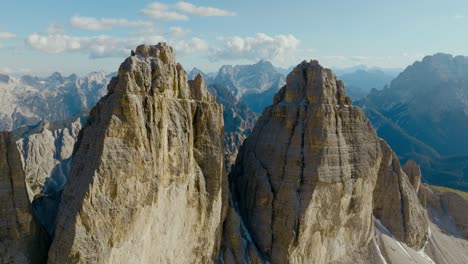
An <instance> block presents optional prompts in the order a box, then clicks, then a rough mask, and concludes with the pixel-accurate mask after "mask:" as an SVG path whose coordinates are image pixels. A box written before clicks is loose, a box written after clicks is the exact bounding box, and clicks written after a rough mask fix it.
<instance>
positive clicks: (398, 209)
mask: <svg viewBox="0 0 468 264" xmlns="http://www.w3.org/2000/svg"><path fill="white" fill-rule="evenodd" d="M380 147H381V150H382V163H381V165H380V169H379V176H378V179H377V184H376V186H375V189H374V216H375V217H376V218H377V219H379V220H380V221H381V222H382V224H383V225H384V226H385V227H386V228H387V229H388V230H389V231H390V232H391V233H392V234H393V235H394V236H395V237H396V238H397V239H399V240H400V241H403V242H405V243H406V244H407V245H409V246H410V247H414V248H416V249H419V248H421V247H422V246H423V245H424V243H425V242H426V241H427V238H428V222H427V216H426V211H425V209H424V208H423V206H422V205H421V203H420V202H419V198H418V196H417V193H416V191H415V189H414V187H413V185H412V184H411V182H410V180H409V178H408V176H407V175H406V173H405V172H404V171H403V169H402V168H401V166H400V162H399V161H398V158H397V157H396V155H395V153H393V151H392V150H391V149H390V147H389V146H388V145H387V143H385V141H383V140H381V141H380ZM418 185H419V183H418Z"/></svg>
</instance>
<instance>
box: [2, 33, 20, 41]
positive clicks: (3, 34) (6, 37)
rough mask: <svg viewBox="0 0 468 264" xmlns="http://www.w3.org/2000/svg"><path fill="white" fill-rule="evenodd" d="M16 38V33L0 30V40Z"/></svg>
mask: <svg viewBox="0 0 468 264" xmlns="http://www.w3.org/2000/svg"><path fill="white" fill-rule="evenodd" d="M13 38H16V34H13V33H11V32H0V40H4V39H13Z"/></svg>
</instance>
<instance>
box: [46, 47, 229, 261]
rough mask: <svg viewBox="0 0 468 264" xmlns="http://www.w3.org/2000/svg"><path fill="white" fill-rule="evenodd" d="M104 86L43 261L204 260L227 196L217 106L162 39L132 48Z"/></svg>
mask: <svg viewBox="0 0 468 264" xmlns="http://www.w3.org/2000/svg"><path fill="white" fill-rule="evenodd" d="M108 90H109V93H108V94H107V95H106V96H105V97H103V98H102V99H101V100H100V101H99V102H98V104H97V105H96V107H95V108H93V110H92V111H91V113H90V118H89V122H88V124H87V126H86V127H85V128H83V129H82V130H81V132H80V137H79V139H78V142H77V143H76V145H75V149H74V154H73V155H74V156H73V160H72V163H71V169H70V175H69V177H68V181H67V184H66V186H65V189H64V191H63V195H62V201H61V204H60V209H59V212H58V216H57V221H56V223H57V225H56V229H55V238H54V241H53V243H52V245H51V248H50V250H49V260H48V261H49V263H70V262H73V263H75V262H78V263H135V262H136V263H176V262H182V263H209V262H210V260H212V259H214V258H216V257H217V256H218V251H219V247H218V246H217V243H218V241H220V239H221V230H220V223H221V222H222V220H223V215H224V211H225V209H224V208H225V207H226V199H227V179H226V175H225V171H224V159H223V157H224V155H223V154H224V148H223V118H222V107H221V106H220V105H218V104H216V103H215V102H214V100H213V98H212V96H211V95H209V94H208V92H207V88H206V86H205V85H204V82H203V78H202V77H201V76H198V77H197V78H195V80H194V81H193V82H191V83H190V84H189V83H188V81H187V75H186V72H185V71H184V69H183V68H182V66H181V65H180V64H178V63H177V62H176V61H175V54H174V52H173V49H172V48H171V47H170V46H168V45H167V44H165V43H160V44H158V45H140V46H138V47H137V48H136V49H135V55H134V56H129V57H128V58H127V59H126V60H125V61H124V62H123V63H122V64H121V66H120V68H119V72H118V75H117V77H114V78H113V79H112V81H111V82H110V84H109V86H108ZM96 238H99V239H98V240H99V241H98V242H96Z"/></svg>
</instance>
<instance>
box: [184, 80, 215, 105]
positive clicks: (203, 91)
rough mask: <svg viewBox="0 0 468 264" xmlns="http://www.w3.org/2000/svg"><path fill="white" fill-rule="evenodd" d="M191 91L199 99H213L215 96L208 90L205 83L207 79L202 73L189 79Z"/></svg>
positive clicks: (194, 97) (210, 100)
mask: <svg viewBox="0 0 468 264" xmlns="http://www.w3.org/2000/svg"><path fill="white" fill-rule="evenodd" d="M188 84H189V87H190V92H191V94H192V98H193V99H194V100H199V101H209V102H212V101H213V96H212V95H211V94H210V93H209V92H208V88H207V87H206V85H205V80H204V79H203V76H202V75H201V74H198V75H197V76H195V79H193V80H190V81H188Z"/></svg>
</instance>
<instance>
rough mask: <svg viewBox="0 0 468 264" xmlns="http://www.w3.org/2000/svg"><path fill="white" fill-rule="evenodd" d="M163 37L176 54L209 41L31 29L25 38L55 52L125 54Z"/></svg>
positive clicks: (99, 55) (94, 55)
mask: <svg viewBox="0 0 468 264" xmlns="http://www.w3.org/2000/svg"><path fill="white" fill-rule="evenodd" d="M160 41H166V42H168V43H169V44H170V45H172V46H173V47H174V49H175V50H176V51H177V52H178V54H187V53H192V52H198V51H206V50H207V49H208V43H207V42H206V41H204V40H202V39H199V38H192V39H190V40H177V39H165V38H164V37H162V36H157V35H152V36H133V37H127V38H117V37H111V36H106V35H99V36H90V37H78V36H69V35H64V34H41V33H33V34H31V35H29V36H28V37H27V39H26V44H27V45H28V46H30V47H31V48H33V49H36V50H39V51H42V52H46V53H52V54H58V53H65V52H80V53H84V54H88V55H89V57H90V58H93V59H96V58H105V57H125V56H128V55H129V54H130V50H131V49H134V48H135V47H136V46H137V45H139V44H142V43H146V44H156V43H158V42H160Z"/></svg>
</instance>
